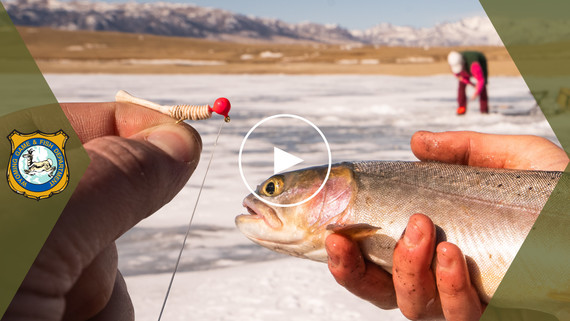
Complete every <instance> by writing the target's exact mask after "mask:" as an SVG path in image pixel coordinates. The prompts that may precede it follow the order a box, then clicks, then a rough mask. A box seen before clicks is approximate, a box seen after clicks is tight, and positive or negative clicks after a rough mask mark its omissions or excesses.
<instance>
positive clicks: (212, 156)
mask: <svg viewBox="0 0 570 321" xmlns="http://www.w3.org/2000/svg"><path fill="white" fill-rule="evenodd" d="M223 126H224V123H223V122H222V124H221V125H220V129H219V130H218V135H217V136H216V140H215V142H214V148H213V149H212V154H210V161H208V166H207V167H206V172H205V173H204V178H203V179H202V185H201V186H200V190H199V191H198V196H197V197H196V203H194V210H192V215H191V216H190V221H189V222H188V229H187V230H186V234H185V235H184V241H182V247H181V248H180V252H179V253H178V258H177V259H176V265H174V272H172V276H171V277H170V282H169V283H168V289H166V295H165V296H164V301H163V302H162V307H161V308H160V314H159V315H158V321H160V319H161V318H162V313H163V312H164V308H165V307H166V301H168V296H169V295H170V289H171V288H172V283H173V282H174V276H175V275H176V272H178V265H179V264H180V258H182V252H184V246H185V245H186V240H187V239H188V235H189V234H190V227H191V226H192V221H193V220H194V214H196V208H197V207H198V202H199V201H200V195H202V189H203V188H204V183H205V182H206V176H208V171H209V170H210V165H211V164H212V159H213V158H214V151H216V146H217V145H218V138H220V134H221V132H222V127H223Z"/></svg>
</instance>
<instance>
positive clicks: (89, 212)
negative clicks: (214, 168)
mask: <svg viewBox="0 0 570 321" xmlns="http://www.w3.org/2000/svg"><path fill="white" fill-rule="evenodd" d="M62 108H63V110H64V112H65V113H66V115H67V117H68V118H69V120H70V122H71V124H72V126H73V128H74V129H75V131H76V132H77V134H78V135H79V138H80V139H81V141H82V142H83V144H84V145H83V147H84V148H85V150H86V151H87V153H88V155H89V156H90V158H91V163H90V164H89V167H88V168H87V171H86V172H85V174H84V176H83V177H82V179H81V181H80V182H79V185H78V186H77V189H76V190H75V192H74V194H73V196H72V197H71V199H70V201H69V203H68V204H67V206H66V208H65V210H64V211H63V213H62V214H61V216H60V218H59V220H58V222H57V224H56V225H55V227H54V229H53V230H52V232H51V234H50V236H49V238H48V239H47V241H46V243H45V244H44V246H43V248H42V250H41V251H40V253H39V255H38V256H37V258H36V260H35V262H34V264H33V265H32V267H31V269H30V271H29V272H28V274H27V276H26V278H25V280H24V282H23V283H22V285H21V287H20V288H19V290H18V292H17V294H16V296H15V297H14V299H13V301H12V302H11V304H10V307H9V308H8V311H7V312H6V314H5V315H4V318H3V319H2V320H32V319H33V320H40V319H41V320H134V314H133V310H132V309H133V308H132V304H131V301H130V297H129V294H128V292H127V289H126V285H125V283H124V280H123V277H122V276H121V274H120V272H119V271H118V269H117V249H116V246H115V240H116V239H117V238H118V237H119V236H121V235H122V234H123V233H125V232H126V231H127V230H129V229H130V228H132V227H133V226H134V225H135V224H137V223H138V222H139V221H141V220H142V219H144V218H146V217H147V216H149V215H151V214H152V213H154V212H155V211H156V210H158V209H159V208H160V207H162V206H163V205H164V204H166V203H168V202H169V201H170V200H171V199H172V198H173V197H174V196H175V195H176V194H177V193H178V191H179V190H180V189H182V187H183V186H184V185H185V183H186V181H187V180H188V179H189V178H190V175H191V174H192V172H193V171H194V169H195V168H196V165H197V163H198V160H199V157H200V153H201V150H202V143H201V140H200V136H199V135H198V133H197V132H196V131H195V130H194V129H192V128H191V127H190V126H189V125H187V124H184V123H180V124H175V120H173V119H172V118H170V117H169V116H166V115H162V114H160V113H157V112H155V111H152V110H149V109H143V108H140V107H139V106H136V105H133V104H127V103H85V104H62Z"/></svg>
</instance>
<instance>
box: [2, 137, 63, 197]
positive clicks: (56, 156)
mask: <svg viewBox="0 0 570 321" xmlns="http://www.w3.org/2000/svg"><path fill="white" fill-rule="evenodd" d="M67 139H68V136H67V134H65V133H64V132H63V131H62V130H60V131H58V132H56V133H52V134H46V133H42V132H40V131H36V132H33V133H30V134H22V133H20V132H18V131H16V130H14V131H13V132H12V133H10V135H8V140H10V143H11V144H12V153H11V154H10V163H9V164H8V173H7V176H8V184H9V185H10V188H12V190H13V191H14V192H16V193H18V194H22V195H24V196H25V197H29V198H31V199H35V200H38V201H39V200H40V199H44V198H48V197H51V196H53V195H54V194H57V193H60V192H62V191H63V190H64V189H65V188H66V187H67V183H68V182H69V168H68V166H67V158H66V157H65V142H66V141H67Z"/></svg>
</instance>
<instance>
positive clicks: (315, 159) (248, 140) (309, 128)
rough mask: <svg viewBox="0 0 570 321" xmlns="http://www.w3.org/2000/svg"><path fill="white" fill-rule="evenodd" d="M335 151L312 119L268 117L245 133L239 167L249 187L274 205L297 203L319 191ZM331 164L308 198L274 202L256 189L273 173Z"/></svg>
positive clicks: (301, 202)
mask: <svg viewBox="0 0 570 321" xmlns="http://www.w3.org/2000/svg"><path fill="white" fill-rule="evenodd" d="M331 160H332V159H331V151H330V147H329V144H328V141H327V139H326V137H325V135H324V134H323V132H322V131H321V130H320V129H319V128H318V127H317V126H316V125H315V124H313V123H312V122H310V121H309V120H307V119H305V118H303V117H300V116H297V115H291V114H279V115H274V116H271V117H267V118H265V119H263V120H261V121H260V122H258V123H257V124H255V125H254V126H253V127H252V128H251V129H250V130H249V132H248V133H247V134H246V135H245V137H244V139H243V141H242V144H241V147H240V150H239V170H240V174H241V177H242V180H243V182H244V183H245V185H246V187H247V188H248V189H249V191H250V192H251V193H252V194H253V195H255V196H256V197H257V198H258V199H259V200H261V201H263V202H265V203H267V204H269V205H273V206H282V207H289V206H297V205H300V204H303V203H305V202H307V201H309V200H310V199H312V198H313V197H314V196H315V195H317V194H318V193H319V192H320V191H321V190H322V188H323V187H324V186H325V183H326V181H327V179H328V177H329V174H330V170H331ZM322 165H328V170H327V174H326V176H325V178H324V179H323V181H322V182H321V184H320V186H319V188H318V189H317V190H316V192H314V193H313V194H312V195H307V196H306V198H305V199H303V200H301V201H299V202H296V203H291V204H276V203H272V202H270V201H268V200H266V199H264V198H262V197H260V196H259V195H258V194H257V193H256V187H257V186H258V185H259V184H261V183H262V182H263V181H265V180H266V179H268V178H269V177H271V176H273V175H276V174H279V173H283V172H288V171H294V170H299V169H302V168H306V167H313V166H322Z"/></svg>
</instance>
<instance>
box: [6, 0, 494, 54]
mask: <svg viewBox="0 0 570 321" xmlns="http://www.w3.org/2000/svg"><path fill="white" fill-rule="evenodd" d="M5 7H6V10H7V11H8V13H9V14H10V17H11V18H12V21H13V22H14V23H15V24H16V25H21V26H36V27H40V26H41V27H51V28H57V29H65V30H103V31H119V32H132V33H148V34H156V35H165V36H182V37H197V38H207V39H223V40H236V41H238V40H239V41H248V40H249V41H251V40H257V41H259V40H262V41H288V42H291V41H310V42H320V43H337V44H338V43H346V44H349V43H361V44H375V45H391V46H459V45H500V44H501V41H500V39H499V37H498V35H497V33H496V32H495V29H494V28H493V26H492V24H491V22H490V21H489V19H488V18H486V17H470V18H465V19H462V20H460V21H457V22H451V23H441V24H437V25H435V26H434V27H432V28H413V27H408V26H394V25H392V24H390V23H385V22H384V23H380V24H378V25H377V26H375V27H372V28H370V29H367V30H352V31H349V30H348V29H346V28H344V27H342V26H339V25H338V24H326V25H324V24H317V23H312V22H303V23H298V24H290V23H286V22H284V21H281V20H278V19H272V18H261V17H255V16H250V15H247V16H246V15H242V14H235V13H232V12H229V11H226V10H221V9H215V8H208V7H199V6H196V5H193V4H181V3H168V2H157V3H134V2H128V3H106V2H77V1H73V2H60V1H57V0H15V1H7V2H6V3H5Z"/></svg>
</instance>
